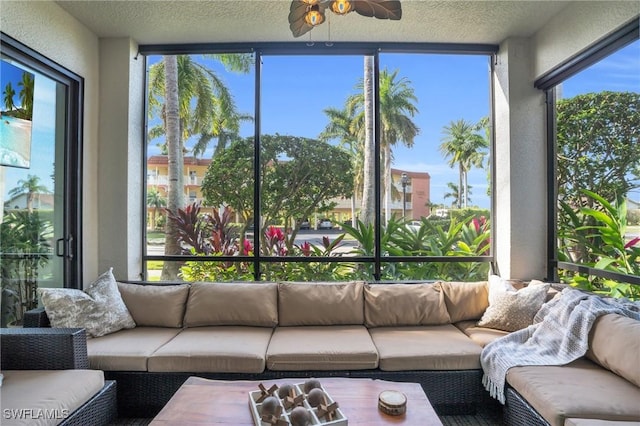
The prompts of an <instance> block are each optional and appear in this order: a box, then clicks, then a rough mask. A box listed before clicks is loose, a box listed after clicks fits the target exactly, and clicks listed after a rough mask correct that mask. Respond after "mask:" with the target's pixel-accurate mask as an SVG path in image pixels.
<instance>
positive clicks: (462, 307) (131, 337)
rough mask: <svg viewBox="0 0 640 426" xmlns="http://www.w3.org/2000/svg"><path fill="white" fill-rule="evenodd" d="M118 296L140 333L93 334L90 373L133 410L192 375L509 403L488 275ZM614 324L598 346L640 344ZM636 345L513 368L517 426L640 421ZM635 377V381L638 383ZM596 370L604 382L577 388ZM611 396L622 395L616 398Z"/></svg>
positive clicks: (511, 420) (128, 289)
mask: <svg viewBox="0 0 640 426" xmlns="http://www.w3.org/2000/svg"><path fill="white" fill-rule="evenodd" d="M548 288H549V287H548V286H547V287H545V292H546V291H547V289H548ZM118 289H119V292H120V294H121V295H122V299H123V301H124V304H125V305H126V307H127V309H128V310H129V312H130V314H131V316H132V317H133V320H134V321H135V324H136V326H135V327H134V328H130V329H123V330H120V331H117V332H114V333H111V334H107V335H105V336H102V337H97V338H91V339H88V341H87V350H88V357H89V363H90V366H91V368H93V369H97V370H103V371H104V372H105V377H106V378H108V379H110V380H115V381H116V382H117V383H118V409H119V412H120V416H126V417H140V416H153V415H155V414H156V413H157V412H158V411H159V410H160V409H161V408H162V407H163V406H164V405H165V404H166V402H167V401H168V400H169V399H170V397H171V396H172V395H173V393H174V392H175V391H176V390H177V389H178V387H179V386H180V385H181V384H182V383H183V382H184V381H185V380H186V379H187V378H188V377H189V376H191V375H198V376H201V377H206V378H215V379H228V380H242V379H245V380H266V379H277V378H282V377H308V376H315V377H322V376H344V377H373V378H379V379H385V380H395V381H412V382H418V383H420V384H421V385H422V386H423V388H424V390H425V392H426V394H427V395H428V397H429V399H430V401H431V403H432V405H433V406H434V408H435V409H436V411H437V412H438V413H439V414H453V413H472V412H474V411H475V410H476V409H477V407H478V406H479V405H484V406H487V405H490V406H491V407H494V408H495V409H497V410H500V409H501V406H500V405H499V404H498V403H497V402H496V401H495V400H494V399H492V398H490V397H489V394H488V392H486V391H485V390H484V388H483V385H482V375H483V371H482V369H481V365H480V354H481V352H482V350H483V347H484V346H485V345H486V344H488V343H489V342H491V341H494V340H495V339H497V338H499V337H502V336H504V335H506V334H508V332H507V331H504V330H499V329H496V328H488V327H482V326H479V325H478V323H479V320H480V319H482V320H484V318H483V316H484V315H485V313H486V312H488V311H489V309H488V308H489V307H490V304H489V285H488V283H487V282H486V281H484V282H436V283H419V284H367V283H363V282H345V283H310V282H306V283H296V282H281V283H192V284H175V285H147V284H137V283H118ZM553 294H554V293H553V292H550V293H547V294H545V295H544V296H545V297H546V298H547V299H548V298H549V297H552V296H553ZM542 302H543V301H541V303H542ZM608 317H609V316H607V317H602V318H601V319H600V320H599V321H598V322H597V324H596V327H594V333H593V336H592V338H593V339H594V342H600V340H601V339H603V337H601V336H607V335H610V334H611V333H612V329H613V330H616V333H617V334H618V335H620V336H624V335H627V336H638V337H639V338H638V340H637V341H638V342H640V334H638V333H639V332H640V330H639V329H638V325H640V322H638V321H634V320H630V319H629V318H624V317H620V318H622V319H620V318H618V317H619V316H616V315H613V316H612V317H611V318H608ZM529 320H532V318H531V319H529ZM627 320H628V321H627ZM480 323H481V324H482V322H480ZM27 324H28V325H29V326H36V327H43V326H47V325H48V319H47V315H46V313H45V312H44V311H43V310H42V309H41V310H39V311H32V312H30V313H29V314H28V316H27ZM598 330H599V331H598ZM629 333H631V334H629ZM629 343H630V342H627V344H624V345H621V346H617V347H616V351H618V352H621V353H623V354H625V355H624V357H623V358H622V359H621V360H618V361H614V362H611V360H610V356H611V350H609V349H606V350H605V352H604V353H603V352H602V350H601V348H599V347H598V346H599V345H598V344H596V345H595V346H594V348H593V351H591V352H590V354H588V355H587V357H584V358H583V359H580V360H578V361H576V363H575V365H574V364H571V365H569V366H566V367H516V368H513V369H511V370H510V371H509V374H508V376H507V389H508V390H507V402H506V406H505V407H506V408H505V418H506V420H507V424H513V425H521V424H527V425H528V424H536V423H531V421H534V422H539V423H537V424H541V425H548V424H552V425H554V426H555V425H564V424H566V425H569V424H571V425H573V423H565V422H566V421H575V419H581V418H582V419H600V420H602V419H604V420H616V421H640V408H639V405H638V404H637V403H633V404H632V402H637V401H640V387H639V386H638V384H639V383H640V381H639V382H638V383H634V382H633V380H631V379H634V377H635V376H634V374H635V370H634V368H633V367H632V368H626V369H624V368H623V369H622V371H621V370H620V369H619V368H618V367H619V365H618V364H619V361H620V362H622V364H626V363H627V362H628V361H634V358H633V357H637V354H638V353H640V352H638V351H636V352H635V353H634V352H633V350H635V349H637V346H634V343H633V342H631V344H629ZM605 346H606V345H605ZM635 361H637V359H636V360H635ZM635 365H636V366H637V365H640V363H638V362H636V363H635ZM547 368H548V369H549V370H548V371H549V372H548V373H547V372H546V371H547V370H544V369H547ZM537 369H540V370H537ZM543 371H544V374H543ZM585 372H586V373H585ZM629 372H630V374H631V376H632V377H631V379H630V378H629V377H626V376H625V375H627V374H628V373H629ZM587 373H588V374H593V375H587V376H585V377H588V378H587V379H585V380H580V381H575V380H574V378H575V377H576V376H575V375H576V374H578V375H579V374H587ZM565 375H566V377H567V380H566V386H564V387H559V386H557V383H555V382H554V380H553V378H554V377H555V378H560V379H561V383H565V380H564V379H563V378H564V377H565ZM542 377H544V378H545V379H544V380H543V379H542ZM605 378H606V380H605ZM593 386H595V388H593ZM604 394H607V395H617V397H619V398H617V399H616V401H615V402H614V401H613V400H609V399H607V398H602V395H604ZM548 395H552V397H551V400H552V402H553V403H550V402H549V400H548V398H547V396H548ZM576 395H581V397H580V398H576V397H575V396H576ZM582 395H585V396H593V397H592V398H586V399H584V403H575V404H573V406H572V407H569V408H570V409H569V408H567V407H568V405H571V404H569V403H570V402H575V401H582ZM596 399H597V401H596ZM532 419H533V420H532ZM575 424H577V425H578V424H580V423H575Z"/></svg>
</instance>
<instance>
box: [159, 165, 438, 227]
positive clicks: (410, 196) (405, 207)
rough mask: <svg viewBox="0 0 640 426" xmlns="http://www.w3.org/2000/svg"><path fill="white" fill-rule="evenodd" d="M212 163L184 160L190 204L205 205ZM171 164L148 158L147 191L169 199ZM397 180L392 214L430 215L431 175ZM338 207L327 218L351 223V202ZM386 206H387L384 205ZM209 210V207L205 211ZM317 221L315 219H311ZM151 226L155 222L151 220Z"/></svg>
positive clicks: (396, 174)
mask: <svg viewBox="0 0 640 426" xmlns="http://www.w3.org/2000/svg"><path fill="white" fill-rule="evenodd" d="M209 164H211V160H209V159H202V158H195V157H184V169H183V170H184V175H183V181H184V199H185V203H186V204H190V203H193V202H197V201H198V202H202V201H203V200H204V198H203V195H202V191H201V189H200V186H201V185H202V180H203V179H204V175H205V173H206V172H207V169H208V168H209ZM403 173H404V174H406V176H407V180H406V181H405V182H406V184H405V187H404V189H403V185H402V176H403ZM168 176H169V164H168V161H167V156H166V155H154V156H151V157H149V158H148V159H147V191H149V190H151V189H155V190H156V191H158V193H159V194H160V195H161V196H162V197H164V198H165V199H166V197H167V190H168V184H169V177H168ZM391 177H392V181H393V189H392V190H391V193H392V197H391V202H390V206H389V207H390V212H391V215H392V216H393V215H395V216H396V217H402V213H403V211H405V212H406V218H407V219H409V220H411V219H416V220H419V219H420V218H421V217H427V216H429V213H430V210H429V197H430V184H431V176H429V173H426V172H409V171H404V170H399V169H391ZM335 202H336V203H337V205H336V207H335V208H334V209H333V210H332V211H330V212H327V213H325V214H324V215H323V217H327V218H329V219H331V220H332V221H333V222H334V223H335V224H339V223H342V222H345V221H349V220H351V215H352V214H351V204H352V202H351V199H344V198H341V199H336V200H335ZM355 205H356V207H358V206H360V200H359V199H356V202H355ZM383 205H384V200H383ZM383 207H384V206H383ZM204 210H205V211H206V210H207V208H204ZM153 211H154V207H153V206H149V205H148V206H147V216H148V218H151V217H152V215H153ZM383 211H384V209H383ZM310 219H312V221H313V219H314V218H310ZM317 219H318V218H315V220H317ZM147 223H152V221H151V220H148V221H147Z"/></svg>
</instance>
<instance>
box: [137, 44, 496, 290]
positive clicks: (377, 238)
mask: <svg viewBox="0 0 640 426" xmlns="http://www.w3.org/2000/svg"><path fill="white" fill-rule="evenodd" d="M497 52H498V46H497V45H493V44H471V43H367V42H335V43H334V42H306V43H305V42H273V43H271V42H266V43H264V42H257V43H197V44H173V45H165V44H160V45H157V44H153V45H140V46H139V53H140V54H141V55H144V56H145V62H146V56H149V55H189V54H216V53H225V54H233V53H254V54H255V55H256V61H255V86H254V90H255V103H254V105H255V111H254V114H255V115H254V126H255V127H254V138H255V139H254V140H255V141H256V147H258V148H259V147H260V136H261V135H260V129H261V126H260V120H261V117H260V99H261V60H260V58H261V57H262V56H270V55H278V56H283V55H289V56H293V55H316V56H322V55H325V56H328V55H332V56H334V55H362V56H365V55H369V56H373V58H374V70H373V71H374V105H375V106H374V108H375V109H376V111H379V106H380V103H379V98H378V93H379V78H380V58H379V54H380V53H418V54H459V55H485V56H487V61H488V66H489V72H488V75H489V81H488V88H489V102H490V105H489V122H490V128H491V129H493V128H494V125H493V123H494V95H493V91H494V87H493V85H494V83H493V78H491V76H492V75H493V73H494V65H495V57H496V54H497ZM147 68H148V67H147ZM146 77H148V72H147V73H146ZM145 87H147V90H145V96H147V95H146V93H148V80H147V81H146V82H145ZM147 105H148V102H145V111H144V114H145V117H147V110H146V107H147ZM490 133H491V135H490V148H489V150H490V156H492V155H493V154H494V152H495V149H494V148H495V135H494V132H493V131H491V132H490ZM146 137H147V136H146V132H145V140H146ZM146 149H147V144H146V143H145V144H144V147H143V150H144V152H143V158H144V159H145V164H144V165H143V169H144V171H143V176H144V177H145V185H143V187H144V191H143V192H144V193H143V197H145V199H146V186H147V185H146V176H147V171H146V158H147V152H146ZM374 149H375V152H376V156H377V158H380V149H381V147H380V114H375V122H374ZM493 163H494V162H491V174H492V176H495V173H494V171H495V170H494V167H495V166H494V165H493ZM259 168H260V149H255V150H254V177H255V179H254V200H253V203H254V212H255V213H257V214H259V213H260V206H261V199H260V194H261V188H260V182H259V179H258V176H259V175H260V171H259ZM374 175H375V177H376V178H375V179H374V205H375V217H374V227H375V229H377V230H379V229H380V228H381V225H382V219H381V218H382V199H381V198H382V197H381V195H382V194H381V182H380V175H381V166H380V162H379V161H374ZM489 184H490V189H491V201H490V206H491V218H490V220H491V241H495V229H496V227H495V225H494V217H495V213H494V211H495V208H494V207H495V197H494V194H495V191H494V188H495V179H491V181H490V182H489ZM143 205H144V206H146V203H143ZM143 217H146V210H145V216H143ZM254 217H259V216H257V215H256V214H254ZM141 226H142V229H141V235H142V236H143V241H144V235H145V227H146V221H143V223H142V224H141ZM259 234H260V233H259V232H258V233H255V236H254V238H255V240H254V245H255V247H260V239H261V237H262V236H261V235H259ZM374 247H375V248H374V251H375V254H374V256H349V257H344V258H340V257H315V256H314V257H306V256H286V257H278V256H264V255H262V253H260V250H255V251H254V254H253V256H216V257H215V258H214V259H215V261H220V262H224V261H234V262H238V261H245V262H251V263H253V271H254V273H253V279H254V281H261V276H262V274H261V270H260V265H261V264H262V263H275V262H287V263H295V262H301V263H310V262H314V263H340V262H342V263H344V262H349V263H368V264H372V265H373V269H374V272H373V276H374V279H375V280H376V281H379V280H380V277H381V272H382V265H383V264H386V263H399V262H407V263H424V262H438V263H448V262H451V263H453V262H479V263H491V264H493V263H494V261H495V258H494V248H493V245H492V247H491V252H490V254H489V255H485V256H383V255H382V236H381V233H380V232H375V234H374ZM211 260H212V259H211V258H203V257H202V256H191V255H148V254H147V253H146V250H145V248H144V245H143V253H142V263H143V265H142V271H143V276H144V277H147V276H148V275H147V273H148V271H147V262H148V261H181V262H184V261H211ZM490 269H493V268H491V267H490Z"/></svg>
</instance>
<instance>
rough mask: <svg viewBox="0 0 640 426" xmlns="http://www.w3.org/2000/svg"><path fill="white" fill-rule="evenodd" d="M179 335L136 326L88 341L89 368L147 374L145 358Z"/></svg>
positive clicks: (162, 329) (177, 331)
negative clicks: (145, 372) (143, 372)
mask: <svg viewBox="0 0 640 426" xmlns="http://www.w3.org/2000/svg"><path fill="white" fill-rule="evenodd" d="M178 333H180V329H178V328H167V327H162V328H159V327H136V328H133V329H131V330H121V331H119V332H117V333H113V334H109V335H107V336H102V337H97V338H94V339H89V340H87V354H88V355H89V366H90V367H91V368H94V369H96V370H104V371H147V358H148V357H150V356H151V354H153V353H154V352H155V351H156V350H157V349H158V348H160V347H161V346H162V345H164V344H165V343H167V342H169V341H170V340H171V339H173V338H174V337H176V336H177V335H178Z"/></svg>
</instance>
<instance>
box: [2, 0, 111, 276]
mask: <svg viewBox="0 0 640 426" xmlns="http://www.w3.org/2000/svg"><path fill="white" fill-rule="evenodd" d="M0 30H1V31H2V32H4V33H5V34H7V35H9V36H11V37H13V38H15V39H16V40H18V41H20V42H21V43H23V44H25V45H27V46H29V47H30V48H32V49H34V50H35V51H37V52H38V53H40V54H42V55H44V56H46V57H47V58H49V59H51V60H52V61H54V62H57V63H58V64H60V65H62V66H63V67H65V68H67V69H69V70H71V71H73V72H74V73H76V74H78V75H80V76H82V77H83V78H84V84H85V86H84V133H83V143H84V146H83V148H84V151H83V167H84V170H83V181H82V186H83V194H82V196H83V200H82V201H83V202H82V214H83V226H82V232H83V275H84V281H85V283H88V282H91V281H92V280H93V279H95V277H96V276H97V274H98V262H97V258H98V203H97V199H98V197H99V191H98V177H97V174H96V169H97V164H98V149H97V147H98V111H99V108H98V81H99V77H100V73H99V67H98V38H97V37H96V35H95V34H94V33H92V32H91V31H90V30H89V29H87V28H86V27H85V26H84V25H82V24H80V23H79V22H78V21H77V20H76V19H75V18H73V17H71V16H70V15H69V14H67V13H66V12H65V11H64V10H62V9H61V8H60V7H59V6H58V5H57V4H55V3H53V2H50V1H46V2H28V1H2V4H1V5H0Z"/></svg>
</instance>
